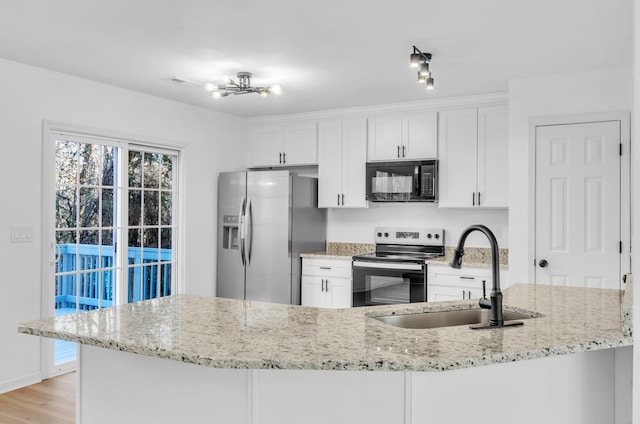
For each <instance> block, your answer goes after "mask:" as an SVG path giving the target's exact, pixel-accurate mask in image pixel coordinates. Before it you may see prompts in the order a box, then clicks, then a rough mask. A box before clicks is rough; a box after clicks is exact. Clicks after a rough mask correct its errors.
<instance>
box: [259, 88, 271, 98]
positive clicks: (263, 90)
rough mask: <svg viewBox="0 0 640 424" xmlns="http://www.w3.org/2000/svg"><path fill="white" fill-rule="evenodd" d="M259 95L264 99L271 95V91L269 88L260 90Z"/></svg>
mask: <svg viewBox="0 0 640 424" xmlns="http://www.w3.org/2000/svg"><path fill="white" fill-rule="evenodd" d="M258 93H260V95H261V96H262V97H267V96H268V95H269V89H268V88H261V89H259V90H258Z"/></svg>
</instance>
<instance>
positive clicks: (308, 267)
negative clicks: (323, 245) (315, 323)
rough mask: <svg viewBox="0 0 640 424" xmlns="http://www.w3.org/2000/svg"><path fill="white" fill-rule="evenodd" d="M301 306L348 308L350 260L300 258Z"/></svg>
mask: <svg viewBox="0 0 640 424" xmlns="http://www.w3.org/2000/svg"><path fill="white" fill-rule="evenodd" d="M301 290H302V292H301V297H302V306H315V307H318V308H350V307H351V304H352V293H351V291H352V280H351V261H350V260H340V259H322V258H302V289H301Z"/></svg>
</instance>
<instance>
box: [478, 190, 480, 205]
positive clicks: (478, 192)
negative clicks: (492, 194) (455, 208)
mask: <svg viewBox="0 0 640 424" xmlns="http://www.w3.org/2000/svg"><path fill="white" fill-rule="evenodd" d="M478 206H480V192H478Z"/></svg>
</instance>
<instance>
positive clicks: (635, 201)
mask: <svg viewBox="0 0 640 424" xmlns="http://www.w3.org/2000/svg"><path fill="white" fill-rule="evenodd" d="M633 22H634V23H635V25H634V26H633V44H634V46H633V110H634V113H633V114H632V115H631V116H632V118H631V121H632V122H631V134H632V135H631V137H632V143H633V138H634V137H635V134H638V132H639V131H640V28H639V27H638V23H639V22H640V0H635V1H634V2H633ZM634 146H635V144H634ZM631 155H632V156H631V164H632V165H631V201H632V204H631V210H632V211H633V213H632V214H631V230H632V233H631V244H632V245H633V246H636V250H637V249H638V247H637V246H640V214H639V213H638V211H640V178H639V177H638V175H639V174H640V168H639V167H640V148H637V147H636V148H635V149H631ZM639 269H640V255H633V257H632V262H631V270H632V271H633V273H634V274H635V280H636V285H638V284H639V283H638V281H640V273H639V272H638V270H639ZM634 293H635V294H634V299H633V310H634V314H633V328H635V329H636V336H635V337H636V340H637V338H638V336H637V334H640V332H638V330H637V329H640V290H639V289H638V288H636V289H635V291H634ZM637 346H638V343H634V354H633V399H634V402H633V413H632V416H633V422H634V424H640V349H638V347H637Z"/></svg>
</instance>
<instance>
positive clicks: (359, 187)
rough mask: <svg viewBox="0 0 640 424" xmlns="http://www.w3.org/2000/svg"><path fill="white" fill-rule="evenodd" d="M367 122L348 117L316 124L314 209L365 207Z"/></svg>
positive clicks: (364, 119)
mask: <svg viewBox="0 0 640 424" xmlns="http://www.w3.org/2000/svg"><path fill="white" fill-rule="evenodd" d="M366 144H367V120H366V118H349V119H344V120H339V119H337V120H328V121H321V122H320V123H319V124H318V206H319V207H321V208H335V207H351V208H364V207H366V206H367V201H366V199H365V197H366V193H365V190H366V187H365V182H366V181H365V180H366V160H367V157H366V156H367V153H366V152H367V151H366Z"/></svg>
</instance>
